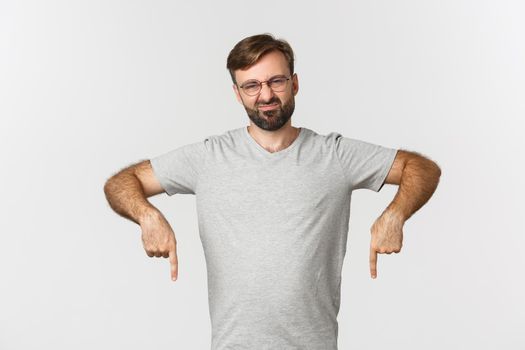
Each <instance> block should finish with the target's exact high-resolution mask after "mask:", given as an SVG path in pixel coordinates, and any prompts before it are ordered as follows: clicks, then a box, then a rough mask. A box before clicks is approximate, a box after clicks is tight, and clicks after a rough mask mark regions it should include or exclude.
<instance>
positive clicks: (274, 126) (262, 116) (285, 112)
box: [244, 96, 295, 131]
mask: <svg viewBox="0 0 525 350" xmlns="http://www.w3.org/2000/svg"><path fill="white" fill-rule="evenodd" d="M275 103H277V104H278V105H279V107H278V108H275V109H271V110H269V111H262V110H259V109H258V108H257V107H258V106H260V105H271V104H275ZM244 109H245V110H246V113H248V117H249V118H250V120H251V121H252V122H253V123H254V124H255V125H257V126H258V127H259V128H261V129H264V130H268V131H275V130H279V129H280V128H281V127H282V126H283V125H284V124H286V123H287V122H288V120H289V119H290V118H291V117H292V114H293V111H294V109H295V99H294V96H292V98H291V99H290V102H288V103H287V104H285V105H283V104H282V103H281V100H280V99H279V98H278V97H277V96H274V97H273V98H272V99H270V100H269V101H267V102H260V103H258V104H257V105H255V109H252V108H249V107H246V106H244Z"/></svg>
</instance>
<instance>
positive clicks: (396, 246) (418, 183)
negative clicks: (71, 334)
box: [370, 150, 441, 278]
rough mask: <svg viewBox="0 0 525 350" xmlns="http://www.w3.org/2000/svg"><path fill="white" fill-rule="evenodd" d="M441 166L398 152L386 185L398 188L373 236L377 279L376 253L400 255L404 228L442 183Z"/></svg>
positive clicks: (372, 267) (372, 261)
mask: <svg viewBox="0 0 525 350" xmlns="http://www.w3.org/2000/svg"><path fill="white" fill-rule="evenodd" d="M440 176H441V169H440V168H439V166H438V165H437V164H436V163H434V162H433V161H431V160H430V159H427V158H425V157H423V156H422V155H420V154H418V153H416V152H408V151H404V150H398V152H397V155H396V158H395V159H394V164H393V165H392V168H391V169H390V171H389V173H388V175H387V178H386V179H385V183H388V184H395V185H399V188H398V190H397V193H396V195H395V196H394V199H393V200H392V202H391V203H390V204H389V205H388V206H387V208H386V209H385V210H384V212H383V214H381V216H380V217H379V218H378V219H377V220H376V221H375V222H374V224H373V225H372V228H371V229H370V233H371V235H372V238H371V241H370V275H371V277H372V278H376V277H377V254H378V253H380V254H385V253H386V254H391V253H399V252H400V251H401V246H402V244H403V225H404V223H405V221H406V220H408V218H410V217H411V216H412V214H414V213H415V212H416V211H417V210H418V209H419V208H421V207H422V206H423V205H424V204H425V203H426V202H427V201H428V200H429V199H430V197H431V196H432V194H433V193H434V191H435V190H436V188H437V185H438V183H439V177H440Z"/></svg>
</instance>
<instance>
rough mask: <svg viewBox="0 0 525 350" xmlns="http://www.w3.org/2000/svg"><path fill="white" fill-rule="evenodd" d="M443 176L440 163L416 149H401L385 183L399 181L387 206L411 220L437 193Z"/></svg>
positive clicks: (394, 212) (403, 217) (401, 217)
mask: <svg viewBox="0 0 525 350" xmlns="http://www.w3.org/2000/svg"><path fill="white" fill-rule="evenodd" d="M440 176H441V169H440V168H439V166H438V165H437V164H436V163H434V162H433V161H431V160H430V159H427V158H425V157H423V156H422V155H420V154H419V153H416V152H408V151H404V150H399V151H398V152H397V155H396V159H395V160H394V164H393V165H392V168H391V169H390V171H389V173H388V175H387V177H386V180H385V183H387V184H393V185H398V186H399V188H398V190H397V193H396V195H395V196H394V199H393V200H392V202H391V203H390V204H389V205H388V207H387V208H386V211H390V212H392V213H393V214H394V215H396V216H398V217H399V218H400V219H401V220H403V221H406V220H408V219H409V218H410V217H411V216H412V214H414V213H415V212H416V211H417V210H419V209H420V208H421V207H422V206H423V205H424V204H425V203H426V202H427V201H428V200H429V199H430V197H431V196H432V194H434V191H435V190H436V188H437V185H438V183H439V178H440Z"/></svg>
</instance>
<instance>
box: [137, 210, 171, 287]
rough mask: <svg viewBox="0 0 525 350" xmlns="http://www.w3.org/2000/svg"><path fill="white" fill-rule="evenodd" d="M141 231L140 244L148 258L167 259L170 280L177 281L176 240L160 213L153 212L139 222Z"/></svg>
mask: <svg viewBox="0 0 525 350" xmlns="http://www.w3.org/2000/svg"><path fill="white" fill-rule="evenodd" d="M140 228H141V229H142V243H143V244H144V249H145V250H146V253H147V254H148V256H149V257H150V258H153V257H157V258H160V257H164V258H169V261H170V265H171V279H172V280H173V281H176V280H177V277H178V265H179V264H178V260H177V240H176V239H175V234H174V232H173V230H172V228H171V226H170V224H169V223H168V221H167V220H166V218H165V217H164V215H162V213H161V212H159V211H157V210H153V211H151V212H150V213H148V214H147V215H145V216H144V217H143V218H142V219H141V220H140Z"/></svg>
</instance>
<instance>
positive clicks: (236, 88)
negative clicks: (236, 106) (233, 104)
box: [232, 84, 242, 104]
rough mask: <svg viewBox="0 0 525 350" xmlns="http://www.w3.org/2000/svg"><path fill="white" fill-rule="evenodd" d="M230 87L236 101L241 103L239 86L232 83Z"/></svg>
mask: <svg viewBox="0 0 525 350" xmlns="http://www.w3.org/2000/svg"><path fill="white" fill-rule="evenodd" d="M232 88H233V92H235V97H236V98H237V101H239V103H240V104H242V99H241V93H240V91H239V88H238V87H237V85H236V84H233V85H232Z"/></svg>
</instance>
